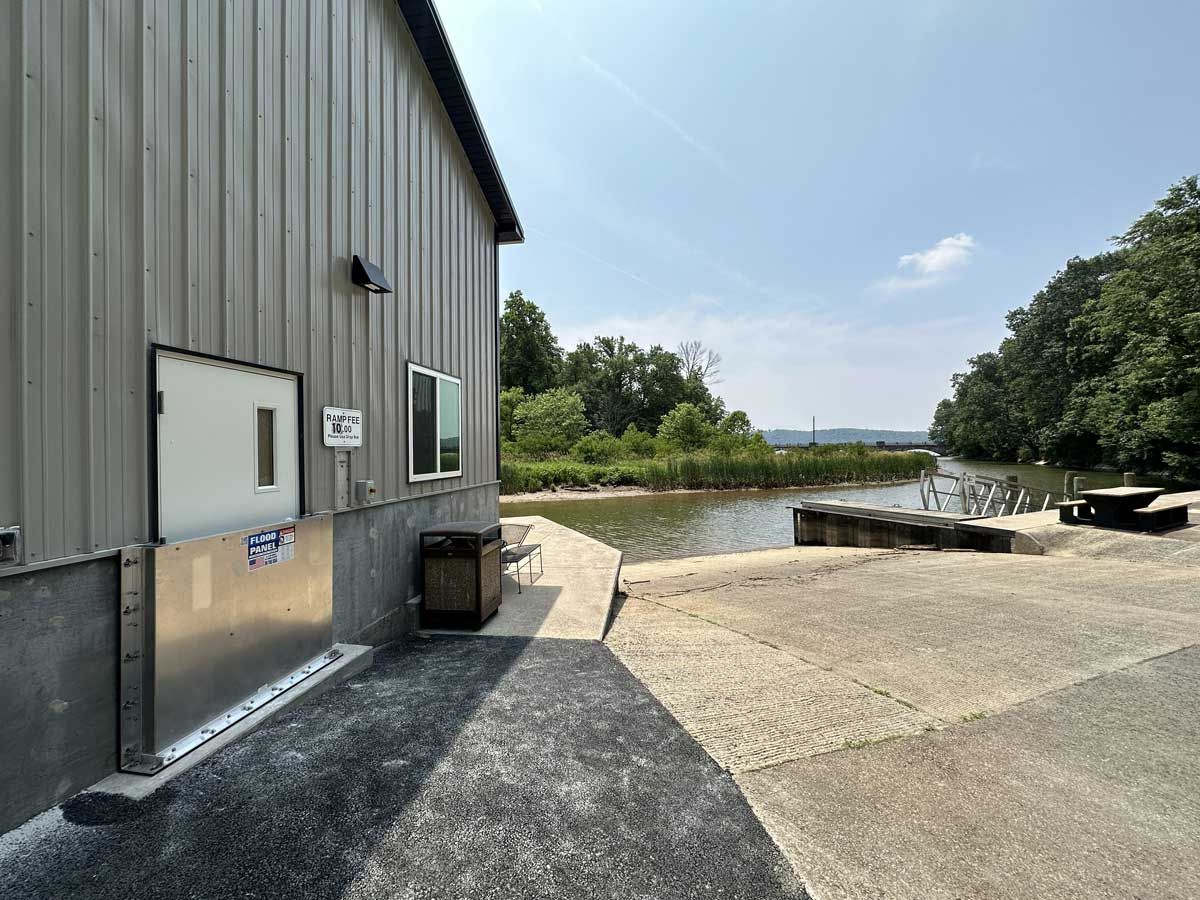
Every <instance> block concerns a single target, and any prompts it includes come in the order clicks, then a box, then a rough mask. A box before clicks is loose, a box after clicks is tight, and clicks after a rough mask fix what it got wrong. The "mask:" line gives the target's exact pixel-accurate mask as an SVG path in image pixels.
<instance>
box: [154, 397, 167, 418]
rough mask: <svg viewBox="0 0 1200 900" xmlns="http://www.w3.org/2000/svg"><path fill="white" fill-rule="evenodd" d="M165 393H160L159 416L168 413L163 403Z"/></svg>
mask: <svg viewBox="0 0 1200 900" xmlns="http://www.w3.org/2000/svg"><path fill="white" fill-rule="evenodd" d="M163 393H164V392H163V391H159V392H158V398H157V401H156V402H157V403H158V414H159V415H160V416H161V415H162V414H163V413H165V412H166V411H167V408H166V405H165V404H164V403H163Z"/></svg>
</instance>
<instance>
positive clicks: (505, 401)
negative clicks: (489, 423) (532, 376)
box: [500, 387, 525, 441]
mask: <svg viewBox="0 0 1200 900" xmlns="http://www.w3.org/2000/svg"><path fill="white" fill-rule="evenodd" d="M524 400H525V389H524V388H520V387H512V388H505V389H504V390H502V391H501V392H500V439H501V440H503V441H511V440H513V413H515V412H516V410H517V407H518V406H520V405H521V403H522V402H523V401H524Z"/></svg>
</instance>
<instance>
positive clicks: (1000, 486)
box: [920, 469, 1065, 516]
mask: <svg viewBox="0 0 1200 900" xmlns="http://www.w3.org/2000/svg"><path fill="white" fill-rule="evenodd" d="M920 489H921V505H922V506H923V507H924V508H925V509H929V510H936V511H938V512H959V513H963V514H965V515H969V516H1013V515H1018V514H1020V513H1029V512H1038V511H1040V510H1047V509H1050V508H1051V507H1052V506H1053V505H1054V504H1055V503H1056V502H1058V501H1059V500H1063V499H1065V498H1064V497H1063V495H1062V494H1058V493H1055V492H1054V491H1047V490H1045V489H1043V488H1039V487H1032V486H1031V485H1026V484H1021V483H1019V482H1018V481H1017V479H1016V476H1015V475H1013V476H1010V477H1009V478H1006V479H998V478H988V477H986V476H984V475H971V474H969V473H966V472H946V471H943V470H942V469H922V470H921V485H920Z"/></svg>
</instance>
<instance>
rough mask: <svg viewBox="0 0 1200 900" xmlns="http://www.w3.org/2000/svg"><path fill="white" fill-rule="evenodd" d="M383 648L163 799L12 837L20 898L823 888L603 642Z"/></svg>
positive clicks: (7, 874) (11, 888)
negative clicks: (802, 879)
mask: <svg viewBox="0 0 1200 900" xmlns="http://www.w3.org/2000/svg"><path fill="white" fill-rule="evenodd" d="M376 660H377V662H376V665H375V666H374V667H373V668H372V669H370V670H368V671H367V672H365V673H363V674H361V675H359V676H357V677H356V678H354V679H353V680H351V681H349V682H347V683H346V684H344V685H342V686H340V687H339V688H337V689H335V690H333V691H330V692H329V693H327V694H325V695H323V696H321V697H319V698H317V699H315V700H313V701H312V702H310V703H308V704H306V705H304V706H302V707H300V708H298V709H296V710H294V711H293V712H292V713H290V714H289V715H287V716H286V717H284V718H281V719H279V720H277V721H275V722H273V723H271V724H270V725H268V726H266V727H265V728H263V729H262V730H260V731H258V732H256V733H254V734H252V735H250V736H248V737H247V738H245V739H243V740H242V741H240V742H238V743H236V744H233V745H231V746H229V747H227V748H225V749H224V750H222V751H221V752H220V753H218V754H216V755H214V756H213V757H212V758H211V759H209V760H207V761H205V762H204V763H202V764H201V765H199V766H197V767H196V768H195V769H192V770H191V771H189V772H185V773H184V774H182V775H181V776H180V777H179V778H177V779H175V780H174V781H172V782H171V783H170V784H169V785H167V786H166V787H164V788H163V789H161V790H160V791H158V792H157V793H155V794H153V795H151V796H150V797H148V798H146V799H145V800H142V801H140V802H136V803H134V802H131V801H128V800H125V799H124V798H118V797H113V796H109V795H95V794H93V795H82V796H80V797H78V798H75V799H74V800H72V801H69V802H68V803H67V804H64V807H63V815H64V818H65V819H66V820H67V821H66V822H61V823H58V824H53V825H52V824H46V823H45V821H44V818H45V817H43V821H39V820H35V822H34V823H31V824H32V825H34V826H36V827H34V828H33V829H32V830H31V829H30V828H29V826H27V827H26V828H25V829H22V830H21V831H20V832H14V833H13V834H12V835H10V836H9V837H7V838H4V839H2V840H0V895H3V896H5V897H10V896H11V897H14V898H15V897H21V898H31V900H32V898H43V897H44V898H52V897H53V898H62V897H72V898H108V897H112V898H117V897H120V898H126V897H139V898H143V897H144V898H171V900H175V898H229V897H262V898H299V897H304V898H318V897H320V898H337V897H372V898H378V897H412V896H421V897H504V898H508V897H580V898H583V897H610V896H611V897H622V898H624V897H655V898H672V897H679V898H684V897H688V898H691V897H704V896H721V897H747V898H750V897H753V898H772V897H803V896H805V894H804V892H803V888H802V887H801V886H800V884H799V883H798V881H797V880H796V879H795V876H794V875H793V874H792V872H791V870H790V868H789V867H788V865H787V863H786V861H785V860H784V859H783V857H782V855H781V854H780V852H779V850H778V848H776V846H775V845H774V844H773V843H772V841H771V839H770V838H769V837H768V836H767V834H766V832H765V831H764V830H763V828H762V826H761V825H760V824H759V822H758V820H757V819H756V818H755V817H754V815H753V813H752V812H751V811H750V808H749V806H748V805H747V804H746V802H745V800H744V798H743V797H742V796H741V794H740V792H739V791H738V789H737V787H736V785H735V784H734V783H733V780H732V779H731V778H730V776H729V775H728V774H727V773H726V772H724V771H722V770H720V769H719V768H718V767H717V766H716V765H715V764H714V763H713V762H712V760H711V759H710V758H709V757H708V756H707V755H706V754H705V753H704V752H703V751H702V750H701V749H700V748H699V746H698V745H697V744H696V743H695V742H694V741H693V740H692V739H691V737H689V736H688V735H687V734H686V733H685V732H684V731H683V730H682V729H681V728H680V727H679V726H678V724H677V723H676V722H675V721H674V720H673V719H672V718H671V717H670V715H669V714H668V713H667V712H666V711H665V710H664V709H663V708H662V706H661V705H660V704H659V703H658V702H657V701H656V700H654V698H653V697H652V696H651V695H650V694H649V693H648V692H647V691H646V690H645V689H644V688H643V687H642V686H641V684H640V683H639V682H637V681H636V680H635V679H634V678H633V677H632V676H631V675H630V674H629V672H628V671H627V670H626V669H625V668H624V667H623V666H622V665H621V664H620V663H619V662H617V661H616V659H615V658H614V657H613V656H612V655H611V653H610V652H609V651H608V649H607V648H606V647H604V646H603V645H601V644H599V643H595V642H590V641H559V640H548V639H542V640H537V641H533V642H531V641H529V640H527V639H523V638H472V637H453V636H447V637H435V638H431V639H428V640H419V641H415V642H412V643H407V644H403V645H399V646H397V647H395V648H391V649H388V650H384V651H382V652H381V653H379V654H378V655H377V657H376ZM14 837H15V840H14V839H13V838H14Z"/></svg>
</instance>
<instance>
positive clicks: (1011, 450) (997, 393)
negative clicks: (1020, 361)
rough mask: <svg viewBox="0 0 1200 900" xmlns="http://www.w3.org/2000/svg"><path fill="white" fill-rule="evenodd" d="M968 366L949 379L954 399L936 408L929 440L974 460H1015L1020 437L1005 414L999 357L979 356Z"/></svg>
mask: <svg viewBox="0 0 1200 900" xmlns="http://www.w3.org/2000/svg"><path fill="white" fill-rule="evenodd" d="M968 364H969V365H970V367H971V369H970V371H968V372H958V373H955V375H953V376H952V377H951V379H950V383H951V384H952V385H953V387H954V399H953V400H943V401H942V402H941V403H939V404H938V407H937V411H936V412H935V413H934V415H933V424H932V425H931V426H930V427H929V438H930V440H933V441H937V442H939V443H944V444H948V445H949V446H950V447H953V448H954V449H955V451H956V452H958V453H960V454H962V455H964V456H969V457H974V458H976V459H1016V457H1017V449H1018V447H1019V444H1020V437H1019V435H1018V434H1017V433H1016V430H1015V429H1014V428H1013V424H1012V419H1011V416H1010V414H1009V404H1008V391H1007V385H1006V384H1005V381H1004V369H1003V366H1002V365H1001V360H1000V354H999V353H981V354H979V355H978V356H973V357H971V359H970V360H968Z"/></svg>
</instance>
